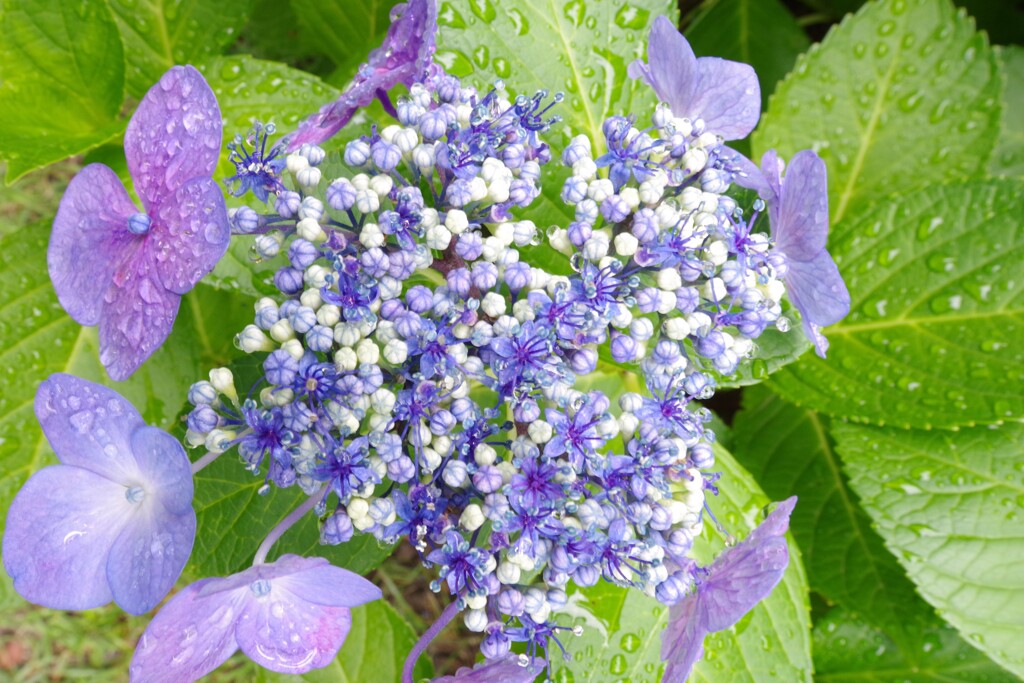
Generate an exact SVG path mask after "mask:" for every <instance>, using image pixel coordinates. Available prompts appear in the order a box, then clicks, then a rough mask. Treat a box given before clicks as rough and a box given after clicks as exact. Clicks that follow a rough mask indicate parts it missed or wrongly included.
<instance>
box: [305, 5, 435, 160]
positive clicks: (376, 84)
mask: <svg viewBox="0 0 1024 683" xmlns="http://www.w3.org/2000/svg"><path fill="white" fill-rule="evenodd" d="M436 40H437V3H436V1H435V0H409V2H406V3H403V4H400V5H396V6H395V7H394V8H392V10H391V26H390V27H389V28H388V33H387V36H385V38H384V43H383V44H382V45H381V46H380V47H379V48H377V49H376V50H374V51H373V52H371V53H370V57H369V59H368V60H367V62H366V63H365V64H363V65H362V67H360V69H359V73H357V74H356V77H355V79H354V80H353V81H352V83H351V85H349V87H348V88H347V89H346V90H345V92H343V93H342V94H341V97H339V98H338V99H337V100H336V101H335V102H332V103H330V104H327V105H324V106H323V107H322V108H321V109H320V111H319V112H317V113H316V114H314V115H313V116H310V117H309V118H308V119H306V120H305V121H303V122H302V123H300V124H299V128H298V130H297V131H296V132H295V133H294V134H293V135H292V136H290V139H289V141H288V150H289V151H295V150H297V149H298V148H299V147H301V146H302V145H304V144H314V145H318V144H320V143H322V142H323V141H324V140H327V139H328V138H330V137H331V136H333V135H334V134H335V133H337V132H338V131H339V130H341V129H342V128H344V127H345V124H347V123H348V122H349V120H350V119H351V118H352V116H353V115H354V114H355V113H356V111H357V110H358V109H359V108H360V107H365V106H367V105H369V104H370V103H371V102H373V100H374V99H375V98H376V97H378V96H380V95H381V94H383V93H387V91H388V90H390V89H391V88H393V87H394V86H395V85H397V84H399V83H404V84H405V85H412V84H413V82H415V81H417V80H420V79H422V78H424V77H425V76H426V74H427V69H428V67H429V66H430V64H431V59H432V57H433V55H434V50H435V49H436V48H437V44H436Z"/></svg>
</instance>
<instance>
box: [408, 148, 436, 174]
mask: <svg viewBox="0 0 1024 683" xmlns="http://www.w3.org/2000/svg"><path fill="white" fill-rule="evenodd" d="M436 159H437V157H436V155H435V154H434V146H433V145H426V144H420V145H416V147H415V148H414V149H413V150H412V163H414V164H415V165H416V167H417V168H419V169H420V170H421V171H425V170H429V169H430V168H433V166H434V161H435V160H436Z"/></svg>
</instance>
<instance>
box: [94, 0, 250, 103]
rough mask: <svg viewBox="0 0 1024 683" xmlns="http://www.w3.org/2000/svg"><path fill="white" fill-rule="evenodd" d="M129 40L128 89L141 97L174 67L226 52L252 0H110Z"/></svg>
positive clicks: (126, 56)
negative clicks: (221, 0) (168, 1)
mask: <svg viewBox="0 0 1024 683" xmlns="http://www.w3.org/2000/svg"><path fill="white" fill-rule="evenodd" d="M109 3H110V9H111V10H112V11H113V14H114V19H116V20H117V26H118V28H119V29H120V30H121V39H122V40H123V41H124V52H125V63H126V65H127V70H126V73H125V87H126V89H127V90H128V93H129V94H130V95H132V96H133V97H142V95H144V94H145V93H146V91H147V90H149V89H150V87H152V85H153V84H154V83H156V82H157V81H158V80H160V76H161V75H163V73H164V72H165V71H167V70H168V69H170V68H171V67H172V66H174V65H175V64H189V63H195V62H196V61H200V60H202V59H203V58H204V57H206V56H208V55H212V54H217V53H219V52H221V51H222V50H223V49H224V48H226V47H227V46H228V45H230V44H231V43H232V42H234V41H235V40H236V39H237V38H238V32H239V30H240V29H241V28H242V27H243V26H244V25H245V22H246V20H247V19H248V17H249V10H250V8H251V5H252V2H251V0H231V2H220V1H219V0H178V1H177V2H172V3H167V2H165V1H164V0H109Z"/></svg>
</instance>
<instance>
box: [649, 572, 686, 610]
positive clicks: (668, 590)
mask: <svg viewBox="0 0 1024 683" xmlns="http://www.w3.org/2000/svg"><path fill="white" fill-rule="evenodd" d="M690 580H691V579H690V575H689V573H688V572H684V571H682V570H680V571H677V572H674V573H672V574H669V575H668V578H666V579H665V580H664V581H662V582H661V583H659V584H658V587H657V588H656V589H655V590H654V597H656V598H657V599H658V602H660V603H661V604H663V605H674V604H676V603H677V602H679V601H680V600H682V599H683V597H684V596H685V595H686V592H687V590H688V589H689V585H690Z"/></svg>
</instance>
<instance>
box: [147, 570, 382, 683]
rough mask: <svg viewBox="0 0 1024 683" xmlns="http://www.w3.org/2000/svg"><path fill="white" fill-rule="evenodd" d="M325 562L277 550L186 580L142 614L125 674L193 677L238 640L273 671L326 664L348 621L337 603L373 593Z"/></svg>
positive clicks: (376, 595) (356, 600)
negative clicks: (227, 572) (235, 569)
mask: <svg viewBox="0 0 1024 683" xmlns="http://www.w3.org/2000/svg"><path fill="white" fill-rule="evenodd" d="M329 568H331V567H330V565H329V563H328V562H327V560H325V559H323V558H319V557H314V558H303V557H299V556H297V555H283V556H282V557H281V558H280V559H278V560H277V561H276V562H272V563H269V564H258V565H255V566H253V567H250V568H249V569H246V570H245V571H242V572H239V573H237V574H232V575H231V576H228V577H224V578H216V579H204V580H203V581H199V582H197V583H195V584H193V585H191V586H189V587H188V588H186V589H185V590H183V591H182V592H181V593H179V594H178V595H176V596H175V597H174V598H173V599H172V600H171V601H170V602H169V603H167V605H166V606H165V607H164V608H163V609H161V610H160V612H159V613H157V615H156V616H155V617H154V618H153V621H152V622H150V625H149V627H148V628H147V629H146V632H145V633H144V634H143V636H142V639H141V640H140V641H139V647H138V648H137V649H136V651H135V656H134V657H133V659H132V665H131V677H132V680H133V681H136V680H137V681H146V682H147V683H148V682H149V681H157V682H158V683H160V682H162V681H194V680H196V679H198V678H200V677H202V676H204V675H206V674H207V673H209V672H210V671H212V670H214V669H215V668H217V667H218V666H220V665H221V664H222V663H223V662H224V661H225V660H226V659H227V658H228V657H230V656H231V655H232V654H233V653H234V651H235V650H236V649H239V648H240V649H241V650H242V651H243V652H245V654H246V655H248V656H249V657H250V658H251V659H253V661H255V662H257V663H258V664H260V665H261V666H264V667H266V668H268V669H271V670H272V671H278V672H281V673H304V672H306V671H310V670H311V669H315V668H320V667H324V666H326V665H327V664H329V663H330V662H331V661H332V660H333V659H334V658H335V656H337V653H338V650H339V649H340V648H341V645H342V643H343V642H344V641H345V636H346V635H347V634H348V631H349V628H350V626H351V615H350V612H349V609H348V607H343V606H339V605H352V606H355V605H357V604H362V603H363V602H368V601H369V600H375V599H377V598H379V597H380V596H381V592H380V590H379V589H377V588H376V587H374V586H373V585H372V584H371V583H370V582H369V581H367V580H366V579H364V578H362V577H361V576H358V575H356V574H352V573H351V572H347V571H345V570H341V569H338V568H337V567H333V569H334V570H336V571H330V572H326V573H325V570H326V569H329ZM339 572H341V573H339ZM325 579H327V580H328V582H326V583H325ZM189 634H191V635H189Z"/></svg>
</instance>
